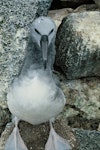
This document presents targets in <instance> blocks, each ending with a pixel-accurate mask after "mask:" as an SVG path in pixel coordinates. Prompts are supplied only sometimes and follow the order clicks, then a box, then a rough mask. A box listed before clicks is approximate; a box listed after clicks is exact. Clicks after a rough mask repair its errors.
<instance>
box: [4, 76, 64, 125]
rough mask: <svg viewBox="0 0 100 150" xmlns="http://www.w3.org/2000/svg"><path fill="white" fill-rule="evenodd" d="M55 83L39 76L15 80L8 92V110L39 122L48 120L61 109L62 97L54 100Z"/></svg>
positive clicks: (35, 122)
mask: <svg viewBox="0 0 100 150" xmlns="http://www.w3.org/2000/svg"><path fill="white" fill-rule="evenodd" d="M57 89H58V88H57V87H56V85H55V84H54V83H53V82H52V81H51V82H50V81H49V80H42V79H41V78H40V77H38V76H35V77H33V78H26V77H25V78H24V79H23V80H21V81H19V80H18V79H16V80H15V82H14V84H13V86H12V87H11V88H10V91H9V93H8V96H7V99H8V106H9V109H10V111H11V112H12V113H13V114H14V115H15V116H17V117H18V118H20V119H22V120H25V121H27V122H30V123H32V124H39V123H42V122H45V121H47V120H49V119H50V118H52V117H54V116H55V115H57V114H58V113H59V112H61V111H62V109H63V107H64V97H63V95H62V100H59V98H58V100H55V99H54V98H55V95H56V92H57ZM61 94H62V93H61Z"/></svg>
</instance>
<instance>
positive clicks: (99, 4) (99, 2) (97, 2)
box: [94, 0, 100, 8]
mask: <svg viewBox="0 0 100 150" xmlns="http://www.w3.org/2000/svg"><path fill="white" fill-rule="evenodd" d="M94 1H95V3H96V4H97V6H98V7H99V8H100V0H94Z"/></svg>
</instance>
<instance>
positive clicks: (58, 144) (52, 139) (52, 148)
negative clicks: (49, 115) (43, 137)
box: [45, 122, 72, 150]
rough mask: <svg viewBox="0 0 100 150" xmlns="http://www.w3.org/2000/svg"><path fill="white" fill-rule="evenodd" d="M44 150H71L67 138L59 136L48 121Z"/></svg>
mask: <svg viewBox="0 0 100 150" xmlns="http://www.w3.org/2000/svg"><path fill="white" fill-rule="evenodd" d="M45 150H72V148H71V146H70V145H69V143H68V142H67V140H65V139H63V138H62V137H60V136H59V135H58V134H57V133H56V132H55V130H54V128H53V126H52V123H51V122H50V134H49V138H48V141H47V143H46V145H45Z"/></svg>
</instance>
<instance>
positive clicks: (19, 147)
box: [4, 118, 28, 150]
mask: <svg viewBox="0 0 100 150" xmlns="http://www.w3.org/2000/svg"><path fill="white" fill-rule="evenodd" d="M14 122H15V127H14V129H13V131H12V133H11V135H10V136H9V138H8V140H7V142H6V144H5V149H4V150H28V149H27V147H26V145H25V144H24V141H23V140H22V138H21V136H20V133H19V129H18V122H19V120H18V119H17V118H15V120H14Z"/></svg>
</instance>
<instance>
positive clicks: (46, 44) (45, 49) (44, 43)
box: [40, 35, 48, 69]
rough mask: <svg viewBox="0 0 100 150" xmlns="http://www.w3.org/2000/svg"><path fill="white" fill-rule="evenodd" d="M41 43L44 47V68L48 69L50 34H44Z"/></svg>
mask: <svg viewBox="0 0 100 150" xmlns="http://www.w3.org/2000/svg"><path fill="white" fill-rule="evenodd" d="M40 45H41V49H42V56H43V64H44V69H46V68H47V59H48V36H47V35H42V37H41V41H40Z"/></svg>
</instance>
